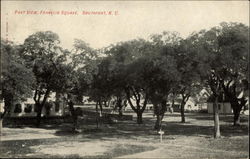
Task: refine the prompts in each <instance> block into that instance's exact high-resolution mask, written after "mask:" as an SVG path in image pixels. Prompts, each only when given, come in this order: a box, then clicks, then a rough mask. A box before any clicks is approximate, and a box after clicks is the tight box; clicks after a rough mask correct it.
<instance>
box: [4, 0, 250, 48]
mask: <svg viewBox="0 0 250 159" xmlns="http://www.w3.org/2000/svg"><path fill="white" fill-rule="evenodd" d="M27 11H33V13H34V12H36V14H28V12H27ZM49 11H50V12H53V13H59V14H53V15H51V14H48V13H46V14H44V12H49ZM62 11H63V12H62ZM83 11H84V12H85V13H86V12H88V13H92V12H95V13H96V12H98V13H102V14H99V15H96V14H90V15H86V14H83ZM110 11H111V12H112V14H111V15H108V13H109V12H110ZM76 12H77V13H76ZM104 12H105V13H106V15H103V13H104ZM65 13H72V14H68V15H65ZM221 22H241V23H244V24H246V25H248V26H249V2H248V1H91V2H90V1H1V37H2V38H4V39H8V40H11V41H14V42H17V43H23V42H24V40H25V39H26V38H27V37H28V36H29V35H31V34H33V33H35V32H37V31H53V32H55V33H57V34H58V35H59V37H60V40H61V45H62V46H63V47H64V48H67V49H71V48H72V45H73V42H74V39H81V40H83V41H85V42H86V43H89V44H90V46H91V47H93V48H102V47H105V46H108V45H110V44H112V43H113V44H114V43H117V42H120V41H126V40H132V39H135V38H148V37H149V36H150V35H151V34H156V33H162V32H163V31H177V32H179V33H180V35H181V36H182V37H184V38H185V37H186V36H188V35H189V34H190V33H192V32H194V31H199V30H201V29H209V28H211V27H213V26H218V25H219V23H221Z"/></svg>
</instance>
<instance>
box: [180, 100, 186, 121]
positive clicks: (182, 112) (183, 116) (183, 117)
mask: <svg viewBox="0 0 250 159" xmlns="http://www.w3.org/2000/svg"><path fill="white" fill-rule="evenodd" d="M184 106H185V104H183V103H181V122H182V123H185V113H184Z"/></svg>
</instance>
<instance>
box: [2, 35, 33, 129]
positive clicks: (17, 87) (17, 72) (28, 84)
mask: <svg viewBox="0 0 250 159" xmlns="http://www.w3.org/2000/svg"><path fill="white" fill-rule="evenodd" d="M20 49H21V47H20V46H18V45H15V44H14V43H12V42H6V41H4V40H1V63H2V67H3V69H2V72H1V73H2V74H1V75H2V77H3V78H2V79H1V86H2V87H1V91H2V97H1V98H3V99H4V100H5V104H4V112H3V113H2V114H1V129H2V120H3V118H4V117H5V115H6V114H8V113H10V111H11V108H12V106H13V102H14V101H20V100H21V101H22V100H25V99H26V98H27V97H30V96H31V95H32V84H33V82H34V76H33V73H32V70H31V69H28V68H27V67H26V66H25V62H24V59H23V57H22V56H21V54H20V51H21V50H20Z"/></svg>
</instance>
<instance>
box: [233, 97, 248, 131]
mask: <svg viewBox="0 0 250 159" xmlns="http://www.w3.org/2000/svg"><path fill="white" fill-rule="evenodd" d="M230 104H231V107H232V108H233V114H234V123H233V125H234V126H239V125H240V111H241V110H242V108H243V106H244V105H245V104H244V105H243V104H240V103H238V101H231V102H230Z"/></svg>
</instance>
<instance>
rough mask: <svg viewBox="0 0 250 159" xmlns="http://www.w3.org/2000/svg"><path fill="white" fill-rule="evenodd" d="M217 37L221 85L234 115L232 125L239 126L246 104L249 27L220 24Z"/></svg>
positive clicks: (238, 24) (236, 24)
mask: <svg viewBox="0 0 250 159" xmlns="http://www.w3.org/2000/svg"><path fill="white" fill-rule="evenodd" d="M219 29H220V34H219V35H218V36H217V39H218V47H219V48H220V52H221V56H223V61H222V62H223V63H222V65H221V71H220V74H221V77H222V79H221V85H222V88H223V90H224V93H225V95H226V96H227V97H228V99H229V100H230V104H231V107H232V109H233V113H234V125H239V124H240V112H241V110H242V108H243V107H244V106H245V105H246V103H247V96H248V95H247V94H246V92H247V91H245V90H247V88H248V81H249V79H248V78H249V77H248V74H249V66H248V64H249V62H248V60H247V59H248V56H249V36H248V35H247V34H246V33H247V32H249V27H247V26H245V25H244V24H240V23H221V25H220V27H219ZM244 81H245V83H246V84H245V85H244Z"/></svg>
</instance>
